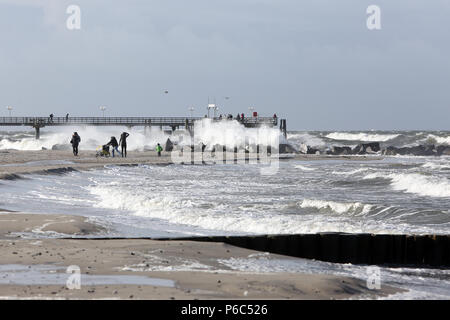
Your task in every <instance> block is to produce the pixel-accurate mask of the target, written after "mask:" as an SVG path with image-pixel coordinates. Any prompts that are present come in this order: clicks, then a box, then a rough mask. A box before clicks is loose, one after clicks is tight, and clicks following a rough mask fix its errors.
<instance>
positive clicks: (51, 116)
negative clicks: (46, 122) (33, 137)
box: [49, 113, 53, 122]
mask: <svg viewBox="0 0 450 320" xmlns="http://www.w3.org/2000/svg"><path fill="white" fill-rule="evenodd" d="M49 118H50V122H53V113H51V114H50V115H49Z"/></svg>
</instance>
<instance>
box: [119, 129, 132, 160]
mask: <svg viewBox="0 0 450 320" xmlns="http://www.w3.org/2000/svg"><path fill="white" fill-rule="evenodd" d="M129 136H130V134H129V133H128V132H122V134H121V135H120V140H119V144H120V146H121V147H122V158H123V157H124V156H125V158H126V157H127V138H128V137H129Z"/></svg>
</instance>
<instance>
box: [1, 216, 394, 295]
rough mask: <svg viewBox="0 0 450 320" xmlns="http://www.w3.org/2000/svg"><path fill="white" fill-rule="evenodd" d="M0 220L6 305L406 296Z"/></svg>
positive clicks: (72, 221)
mask: <svg viewBox="0 0 450 320" xmlns="http://www.w3.org/2000/svg"><path fill="white" fill-rule="evenodd" d="M0 221H1V227H0V237H1V239H0V248H1V249H0V250H1V253H2V255H1V258H0V298H2V299H16V298H21V299H22V298H23V299H67V298H69V299H105V298H106V299H348V298H358V297H359V298H361V297H363V298H377V297H383V296H386V295H388V294H393V293H395V292H400V291H402V290H399V289H395V288H391V287H387V286H384V287H382V288H381V290H369V289H368V288H367V285H366V283H365V282H364V281H361V280H357V279H352V278H348V277H339V276H332V275H313V274H303V273H285V272H279V273H267V272H251V271H250V272H245V271H241V270H234V269H233V268H231V267H230V266H229V265H227V263H226V262H227V261H228V262H230V261H233V259H248V258H249V257H254V256H255V255H263V256H264V259H269V260H270V259H283V260H295V258H291V257H286V256H279V255H274V254H268V253H261V252H257V251H253V250H247V249H242V248H238V247H234V246H230V245H227V244H223V243H200V242H193V241H159V240H145V239H119V240H102V239H97V240H92V239H91V240H86V239H59V238H55V239H42V238H40V239H24V238H23V236H21V235H20V233H26V232H28V231H30V229H38V228H41V229H42V230H44V228H43V226H45V230H46V231H55V232H58V233H65V234H66V236H70V235H81V234H83V235H86V233H87V232H91V235H94V234H96V233H98V232H101V230H102V228H101V227H98V226H95V225H94V224H91V223H89V222H85V221H83V219H82V218H80V217H74V216H55V215H51V216H49V215H37V214H34V215H29V214H18V213H2V214H1V215H0ZM72 265H75V266H78V267H79V268H80V272H81V283H80V285H81V286H80V289H69V288H68V287H67V286H66V281H67V279H69V276H70V274H67V273H66V270H67V268H68V267H69V266H72ZM30 273H31V274H32V275H31V274H30ZM27 274H30V275H29V276H27ZM130 276H131V278H130ZM21 277H24V279H26V280H24V279H22V278H21ZM105 278H106V280H105ZM49 282H56V283H55V284H50V283H49ZM84 282H86V284H84Z"/></svg>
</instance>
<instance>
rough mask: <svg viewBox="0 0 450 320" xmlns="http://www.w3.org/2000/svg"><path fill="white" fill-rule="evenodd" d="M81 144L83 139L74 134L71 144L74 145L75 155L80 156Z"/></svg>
mask: <svg viewBox="0 0 450 320" xmlns="http://www.w3.org/2000/svg"><path fill="white" fill-rule="evenodd" d="M80 142H81V137H80V136H79V135H78V133H77V132H74V133H73V135H72V140H70V143H71V144H72V149H73V155H74V156H78V145H79V144H80Z"/></svg>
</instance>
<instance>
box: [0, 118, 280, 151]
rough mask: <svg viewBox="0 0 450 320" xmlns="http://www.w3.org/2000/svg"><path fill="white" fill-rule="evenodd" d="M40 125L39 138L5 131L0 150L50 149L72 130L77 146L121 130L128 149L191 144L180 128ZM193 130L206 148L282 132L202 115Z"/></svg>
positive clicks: (274, 137) (93, 144)
mask: <svg viewBox="0 0 450 320" xmlns="http://www.w3.org/2000/svg"><path fill="white" fill-rule="evenodd" d="M44 129H45V128H44ZM44 129H42V130H41V139H39V140H36V139H35V138H34V136H30V135H28V136H26V137H24V138H22V139H17V140H15V139H14V136H13V135H8V138H6V136H3V138H2V139H1V140H0V150H1V149H16V150H41V149H42V148H43V147H44V148H46V149H51V148H52V147H53V146H54V145H56V144H60V145H67V146H68V147H70V139H71V136H72V133H73V132H75V131H76V132H78V134H79V135H80V136H81V143H80V150H95V149H96V148H97V147H99V146H101V145H104V144H106V143H107V142H109V140H110V138H111V137H112V136H115V137H116V138H117V140H119V137H120V134H121V133H122V132H124V131H125V132H128V133H130V137H129V138H128V139H127V145H128V149H129V150H139V151H142V150H144V149H145V148H146V147H147V148H150V149H153V148H154V146H156V144H157V143H161V144H163V145H164V144H165V143H166V141H167V139H168V138H170V140H171V141H172V142H174V143H175V144H179V145H181V146H182V145H190V144H191V139H190V135H189V134H187V133H186V132H185V131H184V130H180V131H178V132H175V133H172V134H168V133H166V132H164V131H163V130H160V129H159V128H156V127H151V128H150V129H149V130H147V132H145V131H144V129H143V128H138V127H136V128H126V127H58V128H49V129H48V130H47V131H44ZM194 133H195V136H194V143H196V144H199V143H200V142H203V143H204V144H206V145H207V148H208V149H212V146H213V145H215V144H221V145H225V146H227V147H234V146H237V147H243V146H245V145H247V144H249V143H250V144H254V145H256V144H266V145H269V144H270V145H277V144H278V142H285V138H284V136H283V135H282V134H281V132H280V130H278V129H277V128H269V127H265V126H262V127H258V128H246V127H244V126H243V125H242V124H241V123H239V122H238V121H236V120H233V121H230V120H223V121H216V122H213V121H212V120H211V119H202V120H201V121H197V122H195V128H194Z"/></svg>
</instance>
